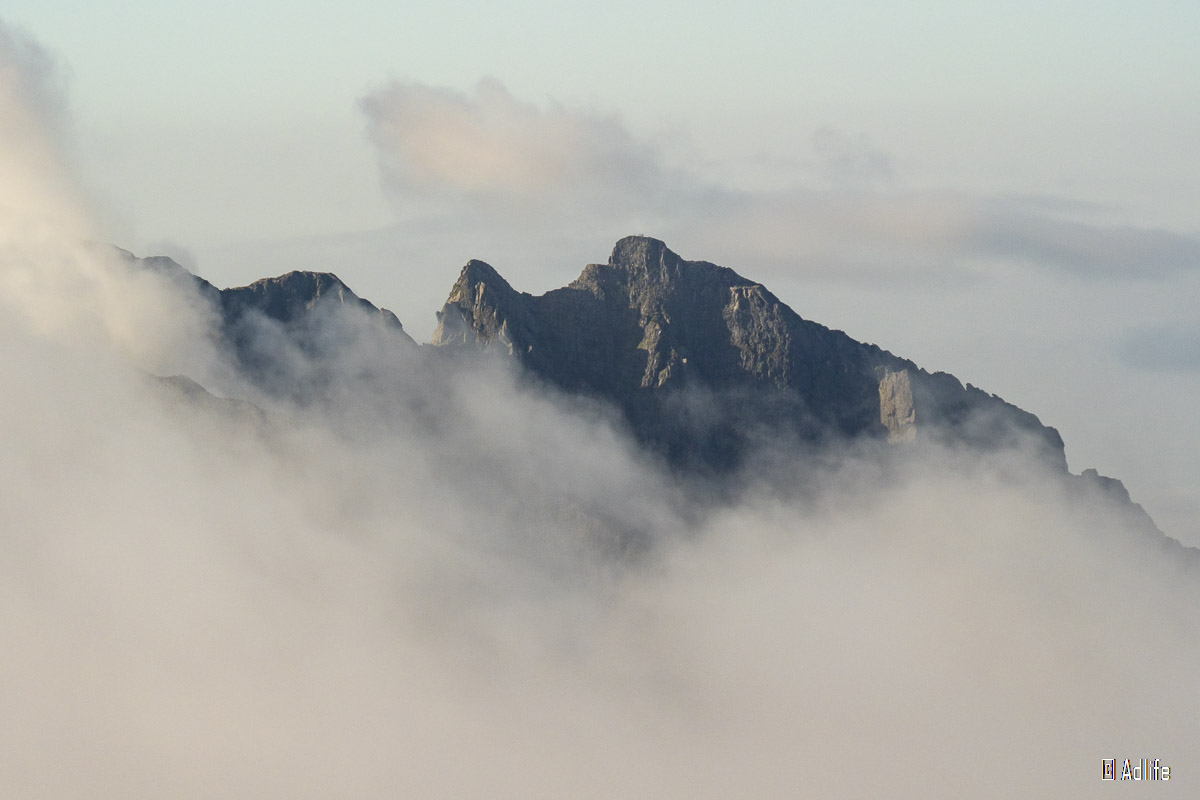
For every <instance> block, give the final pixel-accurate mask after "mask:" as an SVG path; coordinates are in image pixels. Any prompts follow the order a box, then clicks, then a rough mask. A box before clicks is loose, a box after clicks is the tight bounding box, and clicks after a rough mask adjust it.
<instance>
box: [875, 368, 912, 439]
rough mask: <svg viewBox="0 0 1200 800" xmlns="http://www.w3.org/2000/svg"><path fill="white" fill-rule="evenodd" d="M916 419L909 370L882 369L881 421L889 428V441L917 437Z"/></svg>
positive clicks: (880, 381) (880, 391) (880, 380)
mask: <svg viewBox="0 0 1200 800" xmlns="http://www.w3.org/2000/svg"><path fill="white" fill-rule="evenodd" d="M916 419H917V413H916V410H915V409H914V408H913V396H912V382H911V381H910V380H909V379H908V370H906V369H902V370H900V371H899V372H889V371H887V370H886V369H885V370H882V374H881V375H880V378H879V421H880V422H882V423H883V427H885V428H887V432H888V441H889V442H911V441H913V440H914V439H916V438H917V425H916Z"/></svg>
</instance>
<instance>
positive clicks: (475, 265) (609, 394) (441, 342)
mask: <svg viewBox="0 0 1200 800" xmlns="http://www.w3.org/2000/svg"><path fill="white" fill-rule="evenodd" d="M433 343H434V345H437V346H441V347H464V346H466V347H474V348H479V349H483V350H491V351H499V352H501V353H504V354H507V355H509V356H512V357H514V358H516V359H519V360H520V362H521V363H522V364H523V365H524V367H525V368H526V369H528V370H529V371H530V372H532V373H533V374H534V375H536V376H538V377H540V378H541V379H543V380H545V381H547V382H549V383H551V384H553V385H555V386H557V387H559V388H560V389H562V390H564V391H567V392H577V393H584V394H588V395H591V396H595V397H599V398H603V399H605V400H608V401H610V402H612V403H614V404H616V405H617V406H618V407H619V408H620V409H621V411H622V412H623V414H624V416H625V418H626V420H627V421H628V423H629V425H630V427H631V428H632V430H633V431H634V433H635V435H636V436H637V437H638V438H639V439H640V440H641V441H642V442H643V443H644V444H646V445H648V446H650V447H651V448H652V449H654V450H656V451H658V452H659V453H661V454H662V455H663V456H665V457H666V458H667V459H668V460H669V461H670V462H672V463H674V464H676V465H679V466H685V467H692V468H698V469H702V470H712V471H716V472H720V471H725V470H728V469H730V468H735V467H737V466H738V465H739V464H740V463H742V460H743V457H744V456H745V454H746V453H747V451H748V450H749V448H751V447H752V446H753V445H754V443H755V442H757V441H761V440H771V441H780V440H781V437H782V438H783V439H784V440H787V439H794V440H798V441H805V442H812V441H823V440H829V439H835V438H857V437H864V436H865V437H875V438H890V439H892V440H893V441H905V440H913V439H920V438H931V439H949V440H952V441H956V442H963V443H966V444H969V445H971V446H975V447H1003V446H1015V445H1018V444H1020V443H1029V444H1030V445H1031V446H1033V447H1034V448H1036V449H1037V450H1038V451H1039V453H1040V455H1041V456H1042V457H1043V458H1045V459H1047V460H1048V461H1050V462H1051V463H1053V464H1055V465H1056V466H1061V467H1062V468H1063V469H1064V470H1065V468H1066V460H1065V456H1064V455H1063V445H1062V439H1061V437H1059V435H1058V432H1057V431H1055V430H1054V429H1053V428H1049V427H1046V426H1044V425H1042V424H1041V422H1040V421H1039V420H1038V419H1037V417H1035V416H1033V415H1032V414H1029V413H1028V412H1025V411H1022V410H1021V409H1019V408H1017V407H1015V406H1013V405H1010V404H1009V403H1006V402H1004V401H1003V400H1001V399H1000V398H998V397H996V396H994V395H990V394H987V393H985V392H982V391H980V390H979V389H976V388H974V387H972V386H969V385H968V386H965V387H964V386H963V385H962V384H961V383H959V381H958V380H957V379H956V378H954V377H953V376H952V375H948V374H946V373H928V372H926V371H924V370H922V369H920V368H919V367H917V366H916V365H915V364H913V363H912V362H911V361H907V360H905V359H902V358H898V357H896V356H894V355H892V354H891V353H889V352H887V351H885V350H882V349H880V348H879V347H876V346H875V345H872V344H864V343H861V342H857V341H855V340H854V339H851V338H850V337H849V336H847V335H846V334H845V333H842V332H841V331H836V330H831V329H829V328H826V327H824V326H823V325H819V324H817V323H815V322H810V321H808V320H805V319H803V318H801V317H800V316H799V315H798V314H796V312H794V311H793V310H792V309H790V308H789V307H788V306H786V305H785V304H783V303H782V302H780V301H779V299H778V298H776V297H775V296H774V295H773V294H771V292H769V291H768V290H767V289H766V288H765V287H763V286H762V285H761V284H759V283H755V282H754V281H751V280H748V279H746V278H743V277H742V276H741V275H739V274H738V273H736V272H734V271H733V270H731V269H728V268H726V267H721V266H717V265H715V264H711V263H708V262H705V261H685V260H683V259H682V258H680V257H679V256H678V255H677V254H675V253H673V252H672V251H671V250H669V249H668V248H667V247H666V245H665V244H663V242H661V241H658V240H657V239H652V238H648V237H644V236H631V237H627V238H625V239H622V240H620V241H619V242H617V244H616V246H615V247H614V248H613V252H612V256H611V258H610V259H609V261H608V263H607V264H591V265H588V266H587V267H585V268H584V270H583V272H582V274H580V276H579V277H578V278H576V279H575V280H574V281H572V282H571V283H570V284H569V285H567V286H566V287H564V288H562V289H555V290H553V291H550V292H547V293H546V294H544V295H541V296H539V297H534V296H531V295H529V294H526V293H523V292H518V291H516V290H515V289H513V288H512V287H511V286H510V285H509V284H508V282H507V281H505V280H504V278H502V277H501V276H500V275H499V274H498V273H497V272H496V270H494V269H493V268H492V267H490V266H489V265H487V264H485V263H483V262H481V261H472V262H470V263H469V264H467V265H466V266H465V267H464V268H463V270H462V273H461V275H460V276H459V279H458V281H457V282H456V283H455V284H454V287H453V288H452V289H451V291H450V296H449V298H448V299H447V301H446V304H445V306H444V307H443V308H442V310H441V311H440V312H439V313H438V326H437V329H436V331H435V333H434V338H433Z"/></svg>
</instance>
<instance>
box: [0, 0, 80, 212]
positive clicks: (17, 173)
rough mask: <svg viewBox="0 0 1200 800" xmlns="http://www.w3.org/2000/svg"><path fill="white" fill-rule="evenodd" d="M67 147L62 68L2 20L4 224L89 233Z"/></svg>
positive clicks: (0, 195) (0, 182) (0, 199)
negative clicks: (43, 225)
mask: <svg viewBox="0 0 1200 800" xmlns="http://www.w3.org/2000/svg"><path fill="white" fill-rule="evenodd" d="M68 145H69V128H68V125H67V102H66V91H65V79H64V77H63V72H62V69H61V68H60V67H59V65H58V64H57V63H56V62H55V61H54V59H53V58H52V57H51V56H50V55H49V54H48V53H47V52H46V51H45V50H44V49H42V48H41V47H40V46H39V45H38V44H37V43H36V42H34V41H33V40H31V39H29V38H28V37H26V36H24V35H22V34H21V33H20V32H18V31H15V30H13V29H11V28H9V27H8V26H6V25H5V24H4V23H3V21H2V20H0V224H9V225H11V224H14V220H16V221H19V223H20V224H23V225H31V224H50V225H54V226H58V227H65V228H67V229H69V230H72V231H74V232H77V233H79V232H85V231H86V230H87V229H88V219H87V216H88V215H87V213H86V209H85V204H84V202H83V194H82V192H81V191H80V188H79V185H78V182H77V180H76V177H75V175H74V173H73V170H72V169H71V167H70V156H69V151H70V148H69V146H68Z"/></svg>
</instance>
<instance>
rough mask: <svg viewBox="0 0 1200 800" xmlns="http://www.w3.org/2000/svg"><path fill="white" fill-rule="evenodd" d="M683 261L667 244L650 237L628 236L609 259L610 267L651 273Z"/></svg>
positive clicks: (614, 249) (619, 242)
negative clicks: (654, 269)
mask: <svg viewBox="0 0 1200 800" xmlns="http://www.w3.org/2000/svg"><path fill="white" fill-rule="evenodd" d="M681 261H682V259H681V258H680V257H679V256H678V254H676V253H674V252H672V251H671V249H670V248H669V247H667V245H666V243H665V242H663V241H661V240H659V239H654V238H651V237H649V236H626V237H625V238H624V239H621V240H620V241H618V242H617V243H616V245H615V246H614V247H613V251H612V255H611V256H610V257H609V259H608V263H609V265H610V266H613V267H616V268H618V269H623V270H627V271H633V270H638V271H642V272H646V271H649V270H650V269H652V268H654V267H658V268H660V269H661V268H662V267H665V266H667V265H668V264H678V263H679V262H681Z"/></svg>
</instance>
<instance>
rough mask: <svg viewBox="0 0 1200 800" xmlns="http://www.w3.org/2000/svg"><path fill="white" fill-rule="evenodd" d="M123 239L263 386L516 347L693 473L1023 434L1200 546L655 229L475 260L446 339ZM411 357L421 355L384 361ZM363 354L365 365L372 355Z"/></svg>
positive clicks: (315, 390) (968, 402) (299, 385)
mask: <svg viewBox="0 0 1200 800" xmlns="http://www.w3.org/2000/svg"><path fill="white" fill-rule="evenodd" d="M120 252H121V254H122V257H123V258H124V259H125V261H126V262H127V264H128V265H129V266H130V267H131V268H132V269H135V270H149V271H152V272H154V273H155V274H157V275H160V276H163V277H165V278H167V279H168V280H170V281H172V282H173V283H175V284H176V285H177V286H178V287H180V288H181V289H183V290H185V291H187V292H193V293H194V294H195V295H196V296H197V297H198V300H197V301H198V302H200V303H203V304H206V305H207V307H208V309H209V310H210V312H211V317H212V319H213V320H214V331H213V336H214V338H215V339H216V343H217V344H218V346H219V347H220V348H222V349H223V350H225V352H227V354H228V355H229V357H230V360H231V362H232V363H233V364H234V365H235V367H236V368H237V369H238V370H239V371H240V372H241V373H242V375H243V376H244V377H245V378H247V379H248V381H249V383H250V384H252V385H255V386H257V387H258V388H259V389H260V390H261V391H263V392H264V393H265V394H266V395H267V396H270V395H274V396H286V397H289V398H291V399H293V400H295V399H297V398H299V399H304V398H305V396H306V395H309V396H311V395H314V394H319V393H320V392H321V391H322V390H323V388H326V387H327V385H328V384H329V382H330V381H337V380H341V379H343V378H344V374H342V373H338V371H337V370H336V369H331V368H330V367H331V365H333V364H335V363H336V362H337V361H338V360H339V359H342V358H345V357H348V355H349V354H350V353H352V352H353V350H354V348H355V347H356V346H357V345H358V344H360V343H361V342H363V341H364V339H363V333H364V332H369V333H370V334H371V336H372V338H371V342H372V343H373V345H374V346H376V349H375V350H373V351H372V352H374V353H375V354H376V355H378V354H379V353H380V350H379V349H378V346H379V345H381V344H382V346H383V347H384V348H385V349H386V350H387V351H388V352H397V351H402V352H404V353H418V352H422V353H423V355H424V356H426V357H427V358H425V359H423V361H424V363H425V364H426V365H430V364H432V365H433V370H432V371H426V372H424V373H422V374H424V375H425V377H426V378H428V377H429V376H430V375H436V374H440V371H446V370H454V369H458V368H460V367H461V368H469V367H468V366H467V365H468V364H469V361H470V359H469V358H468V359H466V360H464V359H462V358H461V357H460V356H464V355H469V354H472V353H480V352H482V353H486V354H491V355H494V356H498V357H501V358H506V359H512V360H513V361H514V362H515V363H517V364H519V365H520V366H521V368H522V369H523V370H524V372H525V373H526V374H527V375H529V376H531V377H532V378H533V379H534V380H539V381H543V382H545V383H548V384H550V385H552V386H554V387H556V388H557V389H559V390H561V391H563V392H566V393H570V394H578V395H585V396H587V397H590V398H593V399H598V400H600V401H603V402H606V403H609V404H611V405H612V406H613V407H614V408H615V409H616V411H617V412H618V413H619V415H620V416H621V417H622V418H623V419H624V421H625V423H626V424H627V426H628V428H629V430H630V431H631V432H632V433H633V435H634V436H635V437H636V438H637V440H638V441H639V442H640V443H641V445H642V446H644V447H645V448H646V449H647V450H649V451H651V452H653V453H655V454H656V455H657V456H658V457H660V458H662V459H663V460H664V461H665V462H666V463H668V464H669V465H671V466H672V467H673V468H675V469H678V470H680V471H682V472H683V473H686V474H690V475H707V476H710V477H713V478H717V479H721V478H722V476H726V475H731V474H735V473H736V472H737V470H738V468H739V467H740V466H741V465H743V464H744V463H745V462H746V459H747V458H748V457H750V456H751V455H752V454H753V453H755V452H756V449H757V448H758V446H759V445H761V444H763V443H766V442H769V443H772V444H773V445H776V446H779V445H782V446H784V447H788V448H790V447H796V446H799V447H805V446H809V445H817V446H821V445H824V444H831V443H846V442H863V441H867V442H870V441H878V442H880V443H884V442H887V443H891V444H894V445H897V446H900V447H911V446H918V447H919V446H920V443H922V442H933V443H939V444H949V445H951V446H958V447H965V448H970V449H972V450H975V451H995V450H1004V449H1006V448H1024V449H1026V450H1031V451H1032V452H1033V453H1035V454H1036V456H1037V457H1039V458H1040V459H1041V460H1042V462H1043V463H1044V464H1046V465H1047V466H1048V467H1049V468H1050V469H1051V470H1053V471H1056V472H1059V473H1060V474H1061V475H1062V476H1063V477H1064V479H1065V480H1066V481H1067V484H1066V485H1067V486H1068V487H1069V488H1070V490H1071V491H1073V492H1077V493H1080V494H1081V495H1085V496H1087V497H1089V498H1092V499H1093V500H1094V501H1095V502H1097V503H1100V504H1102V505H1104V506H1105V507H1111V508H1112V509H1113V513H1116V514H1120V515H1122V516H1124V517H1127V518H1128V520H1129V522H1130V523H1131V525H1133V526H1134V527H1139V528H1141V529H1143V530H1145V531H1147V532H1148V533H1150V534H1151V535H1152V538H1153V540H1154V541H1155V542H1158V543H1159V545H1160V546H1161V547H1166V548H1168V549H1170V550H1172V551H1183V550H1186V551H1187V553H1188V555H1189V558H1190V560H1194V561H1197V563H1200V551H1192V550H1190V549H1189V548H1183V547H1182V545H1180V544H1179V543H1178V542H1176V541H1175V540H1173V539H1169V538H1168V537H1166V536H1164V535H1163V534H1162V533H1161V532H1160V531H1158V529H1157V528H1156V527H1155V526H1154V523H1153V521H1152V520H1151V519H1150V517H1149V516H1148V515H1147V514H1146V512H1145V511H1144V510H1143V509H1142V507H1141V506H1140V505H1138V504H1136V503H1134V502H1132V500H1131V499H1130V498H1129V495H1128V492H1126V490H1125V487H1124V486H1123V485H1122V484H1121V482H1120V481H1118V480H1115V479H1113V478H1107V477H1104V476H1101V475H1098V474H1097V473H1096V472H1095V470H1085V471H1084V473H1083V474H1082V475H1071V474H1070V473H1069V472H1068V471H1067V463H1066V457H1065V454H1064V449H1063V442H1062V438H1061V437H1060V436H1059V434H1058V432H1057V431H1056V430H1055V429H1054V428H1051V427H1048V426H1046V425H1043V424H1042V423H1041V422H1040V420H1038V418H1037V417H1036V416H1034V415H1033V414H1030V413H1029V412H1027V411H1024V410H1022V409H1020V408H1017V407H1016V406H1014V405H1012V404H1010V403H1007V402H1005V401H1004V400H1002V399H1000V398H999V397H997V396H995V395H992V394H989V393H987V392H984V391H982V390H980V389H977V388H975V387H974V386H971V385H970V384H967V385H965V386H964V385H963V384H962V383H961V382H959V380H958V379H957V378H955V377H954V376H952V375H949V374H947V373H944V372H933V373H930V372H927V371H925V370H924V369H921V368H920V367H918V366H917V365H916V364H914V363H913V362H911V361H908V360H907V359H904V358H900V357H898V356H896V355H893V354H892V353H890V352H888V351H886V350H883V349H881V348H879V347H877V346H876V345H874V344H865V343H862V342H858V341H855V340H854V339H852V338H850V337H849V336H847V335H846V334H845V333H843V332H841V331H837V330H831V329H829V328H827V327H825V326H823V325H820V324H818V323H815V322H812V321H809V320H806V319H803V318H801V317H800V316H799V315H798V314H797V313H796V312H794V311H793V310H792V309H791V308H789V307H788V306H787V305H785V304H784V303H782V302H781V301H780V300H779V299H778V298H776V297H775V296H774V295H773V294H771V293H770V292H769V291H768V290H767V289H766V288H765V287H763V286H762V285H761V284H759V283H756V282H754V281H751V280H748V279H746V278H743V277H742V276H741V275H739V274H738V273H736V272H734V271H733V270H731V269H728V268H726V267H721V266H717V265H715V264H711V263H708V262H705V261H685V260H684V259H682V258H680V257H679V256H678V255H677V254H676V253H674V252H672V251H671V250H670V249H668V248H667V247H666V245H665V244H664V243H663V242H661V241H658V240H656V239H652V238H648V237H644V236H633V237H627V238H625V239H622V240H621V241H619V242H617V244H616V246H615V247H614V249H613V252H612V256H611V257H610V259H609V261H608V263H607V264H590V265H588V266H586V267H585V268H584V270H583V272H582V273H581V274H580V276H579V277H578V278H577V279H575V280H574V281H572V282H571V283H570V284H569V285H567V286H565V287H563V288H561V289H556V290H553V291H550V292H547V293H546V294H544V295H541V296H536V297H535V296H532V295H529V294H527V293H524V292H519V291H517V290H516V289H514V288H513V287H512V286H510V285H509V283H508V282H507V281H506V280H505V279H504V278H503V277H501V276H500V274H499V273H498V272H497V271H496V270H495V269H493V268H492V267H491V266H489V265H488V264H486V263H484V262H482V261H471V262H469V263H468V264H467V265H466V266H465V267H463V269H462V272H461V274H460V275H459V278H458V280H457V281H456V282H455V284H454V286H453V288H452V289H451V291H450V295H449V297H448V298H447V301H446V303H445V305H444V306H443V308H442V310H441V311H440V312H438V314H437V319H438V324H437V328H436V330H435V332H434V336H433V343H432V345H431V346H424V347H421V348H418V346H417V345H416V343H415V342H413V340H412V339H411V338H410V337H409V336H408V334H407V333H405V332H404V329H403V326H402V325H401V324H400V321H399V320H398V319H397V318H396V317H395V315H394V314H392V313H391V312H390V311H388V310H386V309H380V308H377V307H376V306H375V305H373V304H372V303H370V302H369V301H367V300H365V299H363V298H360V297H359V296H358V295H356V294H355V293H354V292H353V291H351V290H350V288H349V287H348V286H346V284H345V283H343V282H342V281H341V280H340V279H339V278H338V277H337V276H336V275H334V274H332V273H326V272H299V271H297V272H290V273H288V274H286V275H282V276H279V277H276V278H266V279H263V280H259V281H256V282H254V283H252V284H250V285H248V286H242V287H236V288H230V289H217V288H216V287H215V286H213V285H212V284H211V283H209V282H208V281H205V280H204V279H202V278H199V277H197V276H195V275H192V274H191V273H189V272H188V271H187V270H185V269H184V268H183V267H181V266H179V265H178V264H176V263H175V262H174V261H172V260H170V259H168V258H163V257H152V258H145V259H139V258H135V257H134V256H132V255H131V254H129V253H126V252H124V251H120ZM297 355H299V356H300V358H298V359H297V358H295V356H297ZM354 357H355V358H360V359H361V353H360V354H358V355H356V356H354ZM289 361H290V362H295V361H301V362H304V363H305V365H306V367H305V368H304V369H297V368H296V367H295V366H294V364H292V365H290V366H289V364H288V363H286V362H289ZM403 364H411V362H410V361H406V360H405V359H401V360H400V361H399V362H389V363H387V364H382V365H380V369H381V370H383V371H388V370H391V371H394V370H395V369H396V368H398V365H400V368H403V367H402V365H403ZM314 365H315V367H314ZM439 367H440V368H441V370H440V371H439ZM355 370H356V372H355V373H354V374H356V375H361V374H362V368H361V366H357V365H356V367H355ZM339 375H340V376H341V377H339ZM391 377H392V378H397V379H398V380H399V383H398V384H396V383H395V382H393V385H402V384H403V382H404V378H403V376H391ZM170 388H171V389H172V390H173V391H176V393H182V394H183V395H186V396H192V395H195V394H197V393H199V392H203V387H200V386H198V385H196V384H194V383H193V382H191V381H189V380H187V379H186V378H173V379H171V382H170ZM205 399H209V398H205ZM224 402H225V404H226V405H228V401H224ZM209 405H212V402H209ZM224 407H225V406H222V408H224ZM243 412H244V409H243V410H242V412H239V413H241V416H243V417H245V416H247V415H246V414H245V413H243Z"/></svg>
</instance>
